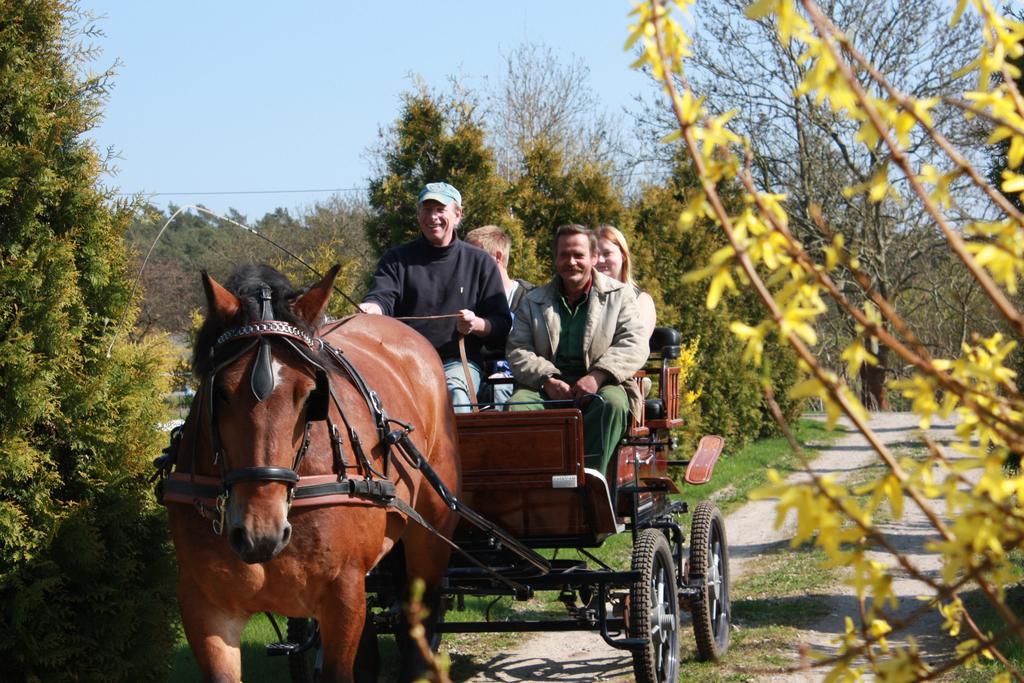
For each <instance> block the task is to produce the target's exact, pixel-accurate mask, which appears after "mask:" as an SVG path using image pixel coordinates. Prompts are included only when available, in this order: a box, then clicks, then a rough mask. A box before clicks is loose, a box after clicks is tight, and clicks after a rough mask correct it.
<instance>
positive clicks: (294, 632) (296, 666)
mask: <svg viewBox="0 0 1024 683" xmlns="http://www.w3.org/2000/svg"><path fill="white" fill-rule="evenodd" d="M311 638H314V639H315V640H316V642H315V643H313V645H312V647H310V648H309V649H308V650H306V651H305V652H300V653H298V654H294V655H288V674H289V676H290V677H291V680H292V683H315V681H319V680H320V672H321V670H322V669H323V665H324V662H323V657H324V651H323V646H322V645H321V644H320V632H319V629H318V627H317V623H316V620H315V619H301V618H299V619H297V618H294V617H289V618H288V642H289V643H298V644H300V645H302V644H305V643H306V642H308V641H309V640H310V639H311Z"/></svg>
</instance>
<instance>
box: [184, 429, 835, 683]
mask: <svg viewBox="0 0 1024 683" xmlns="http://www.w3.org/2000/svg"><path fill="white" fill-rule="evenodd" d="M795 429H796V436H797V439H798V441H799V442H800V443H801V445H802V446H804V447H805V448H808V449H814V448H820V447H822V446H823V445H827V444H828V443H830V442H832V441H834V440H836V439H837V438H838V437H839V436H841V435H842V433H841V432H836V431H828V430H826V429H825V427H824V425H823V424H822V423H821V422H817V421H813V420H800V421H798V423H797V424H796V425H795ZM799 467H800V464H799V459H798V458H797V456H796V455H795V454H794V453H792V451H791V449H790V447H789V443H788V442H787V441H786V440H785V439H784V438H773V439H764V440H761V441H757V442H755V443H753V444H750V445H748V446H747V447H746V448H744V449H742V450H740V451H739V452H736V453H730V452H729V450H728V445H727V447H726V455H725V456H724V457H723V458H721V459H720V460H719V461H718V464H717V465H716V467H715V474H714V476H713V477H712V479H711V481H710V482H708V483H707V484H704V485H702V486H699V487H695V486H686V487H685V488H684V489H683V495H682V496H681V497H682V498H683V499H684V500H687V501H689V502H690V504H691V509H692V507H693V506H694V505H695V504H696V502H697V501H699V500H703V499H707V498H714V499H715V501H716V503H717V504H718V506H719V507H720V508H722V510H723V512H728V511H729V510H732V509H734V508H736V507H739V506H740V505H742V504H743V503H744V502H746V500H747V496H748V495H749V493H750V491H752V490H754V489H755V488H758V487H759V486H763V485H764V484H765V483H766V482H767V478H766V476H767V471H768V469H769V468H774V469H775V470H777V471H779V472H780V474H783V475H784V476H785V475H786V474H788V473H790V472H793V471H796V470H797V469H799ZM631 552H632V539H631V537H630V535H629V534H618V535H616V536H613V537H612V538H610V539H608V541H606V542H605V543H604V545H602V546H601V547H600V548H597V549H595V550H594V551H593V553H594V555H596V556H597V557H599V558H600V559H601V560H602V561H604V562H606V563H607V564H609V565H610V566H612V567H615V568H627V567H628V566H629V564H630V556H631ZM573 554H575V553H573ZM560 556H561V557H565V556H566V551H562V553H561V554H560ZM818 559H819V558H817V557H816V556H815V554H814V553H808V552H804V551H802V550H796V551H793V550H789V549H779V550H778V551H777V552H774V553H772V554H770V555H767V556H765V560H764V564H763V565H762V566H761V567H760V568H759V570H758V573H757V575H756V577H751V582H749V583H748V582H743V583H740V584H739V585H738V586H735V587H734V589H733V600H734V615H735V618H736V623H737V625H738V626H739V628H737V629H736V631H735V633H734V634H733V646H732V649H731V650H730V653H729V655H728V657H727V660H726V666H725V667H723V666H721V665H715V664H708V663H698V662H696V661H694V660H695V657H696V653H695V651H693V639H692V638H689V637H687V634H685V633H684V634H683V637H682V638H681V640H682V642H683V649H682V652H681V656H682V658H683V662H684V669H685V675H684V676H683V677H682V679H681V680H686V681H691V680H692V681H742V680H748V679H749V675H748V674H744V673H742V669H744V668H748V667H762V668H763V667H764V666H766V665H767V666H772V665H775V666H782V665H783V664H785V663H787V662H785V661H783V659H782V657H783V655H782V654H781V653H782V652H790V651H791V650H792V643H793V640H794V637H795V633H796V629H797V627H798V626H799V625H800V624H801V623H804V621H805V620H807V619H816V618H818V617H819V616H821V615H820V614H819V613H818V612H819V608H817V607H816V606H815V603H814V601H813V599H810V598H805V597H803V592H805V591H809V590H813V589H814V587H816V586H820V585H823V583H822V582H824V581H826V580H830V579H831V575H830V574H828V573H827V572H824V570H820V569H819V568H817V565H816V563H817V561H818ZM492 601H493V599H488V598H474V597H467V598H466V599H465V603H464V605H465V610H464V611H450V612H449V613H448V614H447V615H446V619H448V620H451V621H480V620H483V619H484V618H485V614H486V612H487V609H488V606H490V618H491V619H492V620H495V619H503V618H505V617H507V616H511V615H514V616H515V618H540V617H542V616H544V615H547V616H557V615H560V614H562V613H563V611H564V610H563V608H562V606H561V604H560V603H558V601H557V598H556V596H555V595H554V593H552V594H550V595H547V594H545V595H541V596H539V597H538V598H535V599H533V600H530V601H528V602H525V603H514V602H512V601H511V600H510V599H508V598H503V599H501V600H499V601H497V602H496V603H494V604H493V605H491V603H492ZM279 623H280V625H281V628H282V630H283V629H284V620H283V619H280V620H279ZM523 638H524V634H518V633H515V634H507V633H483V634H447V635H445V637H444V640H443V642H442V652H446V653H447V654H448V655H449V657H450V658H451V666H452V668H451V673H452V675H453V676H454V677H455V679H456V680H459V679H462V678H464V677H466V676H468V675H469V674H471V673H472V672H474V671H475V670H477V669H478V667H479V666H480V664H481V663H483V662H486V661H487V659H488V658H489V657H490V656H491V654H492V653H494V652H500V651H503V650H508V649H511V648H513V647H515V646H516V645H517V644H519V643H521V642H522V640H523ZM275 640H277V636H276V634H275V633H274V631H273V629H272V627H271V626H270V624H269V622H268V621H267V618H266V617H265V616H263V615H256V616H254V617H253V618H252V619H251V620H250V621H249V624H248V626H247V627H246V629H245V632H244V633H243V635H242V668H243V674H244V679H245V680H246V681H250V682H253V681H254V682H256V683H260V682H262V681H266V682H269V681H281V680H288V667H287V661H286V660H285V659H284V658H278V657H268V656H267V655H266V654H265V652H264V646H265V645H266V644H267V643H270V642H273V641H275ZM381 641H382V643H381V655H382V659H383V660H384V661H385V662H387V661H388V660H393V659H394V658H395V656H396V652H395V649H394V643H393V640H392V639H390V638H381ZM776 660H778V663H775V662H776ZM198 678H199V672H198V669H197V667H196V665H195V660H194V658H193V657H192V653H191V651H190V650H189V648H188V644H187V643H186V642H185V639H184V635H182V637H181V639H180V642H179V645H178V650H177V652H176V654H175V658H174V664H173V671H172V674H171V676H170V678H169V679H168V680H169V681H170V683H184V682H185V681H193V680H198Z"/></svg>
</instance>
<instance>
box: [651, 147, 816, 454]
mask: <svg viewBox="0 0 1024 683" xmlns="http://www.w3.org/2000/svg"><path fill="white" fill-rule="evenodd" d="M696 182H697V179H696V174H695V173H694V172H693V169H692V167H691V166H690V165H689V164H688V163H686V162H684V161H682V160H679V161H677V162H676V165H675V168H674V169H673V172H672V174H671V176H670V178H669V179H668V182H667V183H665V184H664V185H655V186H648V187H646V188H644V189H643V191H642V193H641V196H640V198H639V200H638V201H637V203H636V205H635V206H634V207H633V215H634V220H635V224H634V228H633V234H634V235H635V239H634V241H633V242H631V247H632V251H633V252H635V254H636V263H637V266H638V272H639V273H641V274H643V273H652V274H656V277H653V278H652V277H648V278H642V281H643V282H644V284H645V285H646V286H647V287H648V288H649V289H650V290H652V296H654V297H655V301H656V303H657V304H658V324H659V325H667V326H671V327H678V328H679V329H680V331H681V332H682V334H683V340H684V342H688V341H690V340H693V339H695V338H696V339H698V340H699V344H698V348H697V363H696V367H695V368H694V370H693V371H692V373H691V375H690V382H689V384H690V386H687V387H686V389H688V390H698V389H699V390H700V398H699V399H698V406H699V413H700V416H701V417H700V419H701V425H700V429H699V430H697V431H698V432H702V433H715V434H721V435H722V436H724V437H725V438H726V440H727V441H728V442H729V444H730V449H736V448H738V447H739V446H741V445H742V444H744V443H746V442H748V441H750V440H751V439H754V438H756V437H758V436H760V435H764V434H767V433H771V432H773V431H774V429H775V421H774V420H773V419H772V417H771V415H770V414H768V412H767V411H766V409H765V406H764V395H763V391H762V388H761V386H762V377H761V376H760V375H758V371H757V370H756V369H755V368H754V367H753V366H752V365H751V364H749V363H746V362H744V361H743V360H742V354H743V347H742V345H740V344H737V343H736V340H735V338H734V337H733V335H732V333H731V332H730V331H729V324H730V322H731V321H732V320H735V319H737V318H741V319H742V318H747V317H751V316H753V315H755V312H756V311H757V302H756V301H755V300H754V299H753V296H752V295H746V296H745V297H740V298H736V297H730V298H729V299H728V301H723V302H721V303H719V305H718V306H717V307H716V308H715V309H714V310H708V309H707V307H706V306H705V301H706V299H707V284H706V283H705V282H703V281H701V282H687V281H686V279H685V278H684V276H685V275H686V273H688V272H691V271H694V270H697V269H699V268H703V267H705V266H706V265H707V264H708V263H710V259H711V255H712V254H713V253H714V252H715V251H716V250H718V249H719V248H721V247H723V246H725V244H726V242H725V236H724V235H723V234H722V233H721V231H720V230H719V229H718V228H717V227H716V226H715V225H714V224H712V223H711V222H710V221H708V220H706V219H702V220H698V221H696V223H695V224H694V225H693V226H691V227H689V229H686V230H683V229H681V228H680V226H679V223H678V218H679V215H680V213H681V212H682V210H683V209H684V207H685V206H686V201H687V200H686V197H687V192H688V191H689V190H692V189H693V188H695V187H696ZM723 195H725V196H726V199H728V193H727V192H725V191H723ZM765 353H766V355H767V356H768V359H769V362H767V363H766V364H765V368H766V369H765V372H767V373H768V376H767V377H766V378H764V379H765V380H767V381H768V382H769V383H770V386H772V388H773V390H774V393H775V397H776V400H777V401H778V402H779V404H780V406H781V407H782V408H783V410H784V411H785V412H786V413H787V416H788V417H792V416H794V415H795V414H796V413H797V412H798V411H799V405H798V404H797V403H796V402H795V401H793V400H791V399H789V396H788V394H789V389H790V387H791V386H792V385H793V383H794V381H795V379H796V362H795V358H794V357H793V355H792V353H791V352H789V351H788V349H783V348H782V347H781V346H779V345H778V344H777V343H775V342H774V341H773V342H771V343H769V344H767V345H766V349H765ZM690 431H692V430H688V433H690Z"/></svg>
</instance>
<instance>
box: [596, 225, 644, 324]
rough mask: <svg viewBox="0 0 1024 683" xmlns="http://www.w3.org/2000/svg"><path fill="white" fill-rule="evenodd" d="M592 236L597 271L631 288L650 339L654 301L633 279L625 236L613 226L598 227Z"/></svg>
mask: <svg viewBox="0 0 1024 683" xmlns="http://www.w3.org/2000/svg"><path fill="white" fill-rule="evenodd" d="M594 234H595V235H596V236H597V269H598V270H599V271H600V272H602V273H604V274H605V275H607V276H608V277H611V278H615V279H616V280H618V281H619V282H625V283H626V284H627V285H629V286H631V287H632V288H633V291H634V292H636V303H637V306H638V307H639V308H640V318H641V320H642V321H643V324H644V330H645V331H646V333H647V336H648V337H650V336H651V332H653V331H654V324H655V322H656V321H657V317H658V314H657V311H655V310H654V299H652V298H651V295H650V294H648V293H647V292H646V291H645V290H644V289H643V287H641V286H640V285H638V284H637V283H636V281H635V280H634V279H633V273H632V269H631V266H632V263H631V259H630V256H629V244H627V243H626V237H625V235H623V234H622V232H621V231H620V230H619V229H618V228H616V227H615V226H614V225H600V226H598V227H597V228H595V229H594Z"/></svg>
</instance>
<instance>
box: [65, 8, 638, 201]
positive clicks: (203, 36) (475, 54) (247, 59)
mask: <svg viewBox="0 0 1024 683" xmlns="http://www.w3.org/2000/svg"><path fill="white" fill-rule="evenodd" d="M81 6H82V8H83V9H86V10H89V11H92V12H94V13H96V14H98V15H100V16H101V17H103V18H102V19H101V20H100V21H99V23H98V25H99V27H100V28H101V29H102V30H103V32H104V33H105V34H106V35H105V36H104V37H102V38H99V39H98V40H97V41H96V44H97V46H98V47H101V48H102V49H103V54H102V55H101V57H100V58H99V59H98V60H97V61H96V62H95V65H94V66H95V67H97V68H99V67H105V66H108V65H110V64H111V63H112V62H113V61H114V60H115V59H119V60H120V61H121V62H122V63H123V64H122V66H120V68H119V69H118V75H117V76H116V77H115V80H114V89H113V92H112V95H111V98H110V101H109V102H108V103H107V106H106V108H105V118H104V121H103V123H102V124H101V126H100V127H99V128H98V129H96V130H95V131H93V133H92V137H93V138H94V139H95V140H96V142H97V143H98V144H99V145H100V147H101V148H106V147H108V146H113V147H114V148H116V149H117V150H118V151H119V153H120V155H121V158H120V159H118V160H117V162H116V165H117V166H118V167H119V169H120V172H119V174H118V175H117V176H116V177H114V178H109V179H107V182H108V184H110V185H112V186H116V187H118V188H119V189H120V190H121V191H124V192H143V193H147V194H148V193H157V192H159V193H172V192H173V193H198V192H229V191H230V192H243V191H260V190H302V189H329V188H363V187H365V186H366V182H367V179H368V178H369V176H370V173H371V166H370V163H369V161H368V158H367V150H368V148H369V147H370V146H371V145H373V144H374V143H375V141H376V140H377V139H378V131H379V130H380V129H381V128H382V127H384V128H386V127H387V126H388V125H390V124H391V123H392V122H393V121H394V119H395V118H396V116H397V115H398V113H399V111H400V106H401V94H402V93H403V92H406V91H409V90H410V89H411V88H412V81H411V79H410V76H411V75H412V74H418V75H420V76H421V77H422V78H423V79H424V80H425V81H426V83H427V84H428V85H430V86H435V87H441V86H444V85H445V83H446V79H447V77H448V76H450V75H457V76H459V78H460V80H461V81H462V82H463V83H464V84H465V86H466V87H467V88H469V89H470V90H473V91H482V89H483V88H484V87H486V86H487V84H488V83H493V82H494V81H495V80H496V79H498V78H500V76H501V73H502V69H503V66H504V61H503V55H504V54H507V53H509V52H511V51H512V50H514V49H515V48H516V47H517V46H519V45H520V44H522V43H524V42H528V41H529V42H533V43H541V44H544V45H547V46H550V47H551V48H553V49H554V50H555V51H556V53H557V54H558V55H559V57H560V59H561V61H563V62H569V61H571V60H572V59H573V58H574V57H579V58H582V59H583V60H584V61H585V63H586V64H587V65H588V66H589V68H590V72H591V74H590V75H591V81H590V86H591V88H592V89H593V91H594V92H595V94H596V95H597V97H599V98H600V99H601V101H602V102H603V104H604V106H605V107H606V108H607V110H608V111H609V112H612V113H614V112H616V111H620V110H621V109H622V107H624V106H627V105H628V104H629V103H630V102H631V100H632V97H633V95H635V94H638V93H641V92H645V91H647V90H648V87H647V86H646V85H645V82H644V78H643V77H642V76H641V75H640V74H637V73H635V72H632V71H631V70H630V69H629V63H630V61H631V58H630V55H629V54H627V53H625V52H624V51H623V49H622V46H623V43H624V42H625V39H626V36H627V24H628V23H629V21H628V19H627V14H628V13H629V11H630V9H631V8H632V4H631V3H630V2H629V1H628V0H545V1H539V0H517V1H516V2H500V3H491V2H481V1H480V0H477V1H475V2H470V1H468V0H460V1H458V2H405V1H402V0H399V1H398V2H392V3H382V2H362V3H351V2H324V1H317V2H301V1H300V2H294V3H280V2H273V3H271V2H262V1H257V2H237V1H235V0H231V1H219V0H204V1H203V2H194V1H192V0H176V1H175V2H168V1H166V0H164V1H162V2H151V1H140V0H131V1H129V0H83V1H82V4H81ZM327 196H329V193H322V192H321V193H289V194H231V195H186V194H178V195H173V196H168V195H162V196H153V197H152V201H153V202H154V203H155V204H157V205H158V206H160V207H166V206H167V205H168V203H170V202H174V203H175V204H178V205H182V204H190V203H199V202H201V203H203V204H204V205H206V206H208V207H209V208H211V209H213V210H218V211H223V210H226V209H227V207H229V206H230V207H233V208H235V209H237V210H238V211H240V212H241V213H242V214H244V215H246V216H248V217H249V218H250V219H256V218H259V217H261V216H262V215H263V214H264V213H266V212H267V211H270V210H272V209H273V208H275V207H278V206H283V207H285V208H289V209H294V208H296V207H301V206H308V205H310V204H312V203H313V202H315V201H316V200H318V199H325V198H326V197H327Z"/></svg>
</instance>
